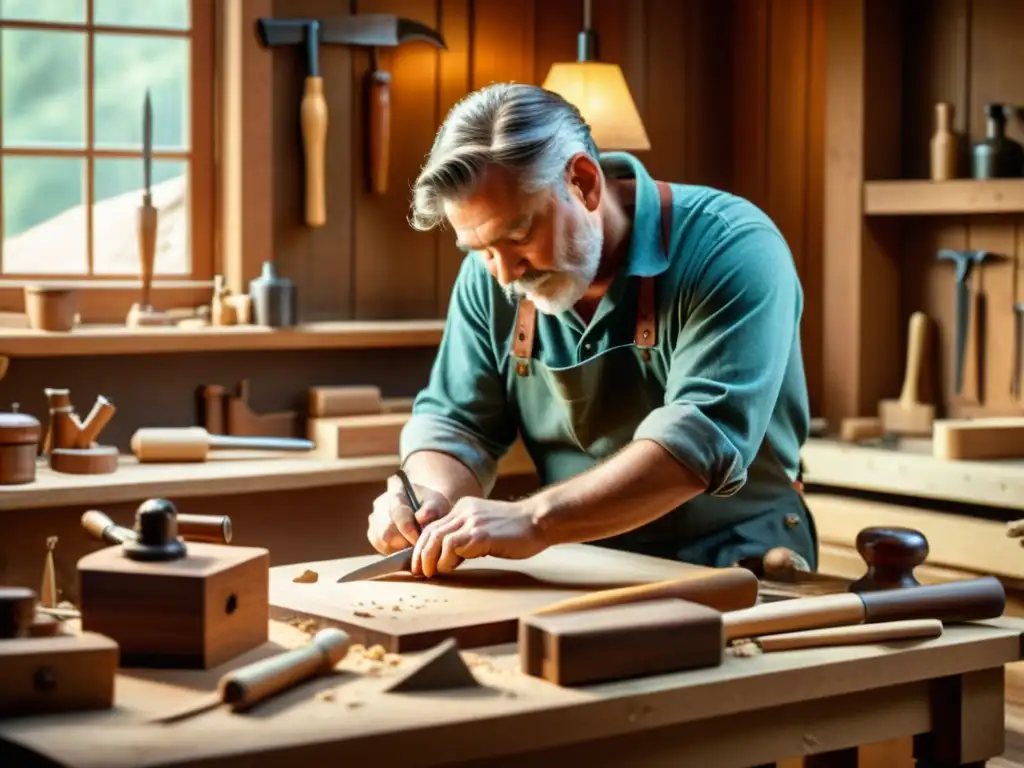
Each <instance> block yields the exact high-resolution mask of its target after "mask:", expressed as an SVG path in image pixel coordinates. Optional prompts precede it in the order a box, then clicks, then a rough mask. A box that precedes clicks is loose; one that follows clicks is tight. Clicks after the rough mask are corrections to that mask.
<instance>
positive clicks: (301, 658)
mask: <svg viewBox="0 0 1024 768" xmlns="http://www.w3.org/2000/svg"><path fill="white" fill-rule="evenodd" d="M350 644H351V641H350V640H349V636H348V635H347V634H345V633H344V632H342V631H341V630H340V629H337V628H336V627H328V628H327V629H321V630H320V631H319V632H317V633H316V635H314V636H313V639H312V640H311V641H310V643H309V645H307V646H305V647H304V648H296V649H295V650H292V651H287V652H285V653H282V654H278V655H277V656H271V657H270V658H269V659H263V660H262V661H257V662H254V663H252V664H249V665H247V666H245V667H242V668H241V669H236V670H234V671H233V672H229V673H228V674H226V675H225V676H224V677H222V678H221V679H220V695H221V700H222V701H223V702H224V703H225V704H230V705H231V706H232V707H234V708H235V709H244V708H246V707H251V706H252V705H253V704H256V703H257V702H259V701H262V700H263V699H266V698H267V697H269V696H273V695H275V694H277V693H280V692H281V691H284V690H286V689H287V688H290V687H292V686H294V685H297V684H299V683H301V682H303V681H304V680H308V679H309V678H311V677H313V676H314V675H318V674H326V673H328V672H330V671H331V670H332V669H334V665H335V664H337V663H338V662H339V661H341V660H342V659H343V658H344V657H345V654H346V653H347V652H348V648H349V645H350Z"/></svg>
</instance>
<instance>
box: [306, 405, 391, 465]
mask: <svg viewBox="0 0 1024 768" xmlns="http://www.w3.org/2000/svg"><path fill="white" fill-rule="evenodd" d="M408 420H409V414H408V413H380V414H373V415H370V416H340V417H337V418H322V419H321V418H317V419H310V420H309V424H308V437H309V439H310V440H312V441H313V442H314V443H316V452H317V454H319V455H321V456H323V457H325V458H332V459H351V458H356V457H359V456H380V455H393V454H397V453H398V441H399V437H400V436H401V434H402V428H403V427H404V426H405V423H406V422H407V421H408Z"/></svg>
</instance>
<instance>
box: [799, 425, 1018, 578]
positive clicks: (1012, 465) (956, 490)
mask: <svg viewBox="0 0 1024 768" xmlns="http://www.w3.org/2000/svg"><path fill="white" fill-rule="evenodd" d="M907 443H908V447H907V448H906V449H904V450H898V451H897V450H887V449H884V448H868V447H864V446H857V445H846V444H844V443H838V442H834V441H831V440H818V439H814V438H812V439H811V440H808V441H807V443H806V444H805V445H804V447H803V450H802V451H801V454H800V455H801V458H802V459H803V461H804V466H805V470H806V471H805V475H804V480H805V482H807V483H811V484H815V485H823V486H832V487H835V488H845V489H849V490H854V491H872V492H877V493H887V494H896V495H901V496H912V497H917V498H920V499H937V500H941V501H945V502H959V503H963V504H976V505H982V506H988V507H999V508H1001V509H1005V510H1008V511H1007V515H1008V517H1012V516H1013V515H1016V514H1017V513H1019V512H1021V511H1024V501H1022V500H1024V460H1015V459H1007V460H1001V461H943V460H941V459H936V458H935V457H934V456H933V455H932V446H931V441H930V440H922V441H907ZM911 446H912V447H911ZM1020 554H1021V558H1022V559H1021V562H1022V564H1024V551H1022V552H1021V553H1020Z"/></svg>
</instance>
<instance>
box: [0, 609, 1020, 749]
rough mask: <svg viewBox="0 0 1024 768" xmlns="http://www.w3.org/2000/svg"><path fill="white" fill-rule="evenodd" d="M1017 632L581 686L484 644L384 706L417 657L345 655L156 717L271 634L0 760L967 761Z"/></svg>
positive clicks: (151, 677)
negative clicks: (451, 671)
mask: <svg viewBox="0 0 1024 768" xmlns="http://www.w3.org/2000/svg"><path fill="white" fill-rule="evenodd" d="M1022 631H1024V622H1019V621H1016V620H1010V619H1002V620H999V621H992V622H986V623H984V624H976V625H970V626H959V627H956V626H951V627H948V628H947V629H946V631H945V633H944V634H943V635H942V637H939V638H936V639H934V640H927V641H923V642H905V643H899V644H894V645H892V646H887V647H886V646H859V647H849V648H832V649H815V650H800V651H788V652H782V653H773V654H766V655H762V656H755V657H751V658H734V657H732V656H727V657H726V659H725V661H724V663H723V665H722V666H721V667H718V668H713V669H704V670H697V671H691V672H686V673H676V674H669V675H660V676H656V677H649V678H646V679H637V680H632V681H627V682H620V683H612V684H606V685H599V686H592V687H587V688H582V689H575V690H573V689H565V688H559V687H557V686H554V685H552V684H549V683H546V682H543V681H541V680H538V679H534V678H529V677H526V676H524V675H522V674H521V673H520V672H519V671H518V659H517V657H516V655H515V649H514V647H512V646H492V647H489V648H482V649H477V650H476V651H466V652H463V657H464V659H465V660H466V661H467V663H468V665H469V667H470V668H471V669H472V670H473V672H474V673H475V675H476V676H477V678H478V680H479V681H480V682H481V683H483V684H484V688H483V689H482V690H468V691H463V692H452V691H449V692H440V693H429V694H428V693H418V694H392V693H383V692H382V689H383V688H384V687H385V686H386V685H387V683H388V678H390V677H393V676H394V675H396V674H398V673H399V671H400V670H401V669H402V668H403V666H404V665H407V664H411V663H413V660H414V655H407V656H402V657H391V658H387V659H384V660H379V661H375V660H370V659H368V658H367V657H366V656H364V655H362V654H359V653H350V654H349V658H347V659H346V660H345V661H344V662H342V664H341V665H340V666H339V667H338V670H339V671H338V672H337V673H336V674H335V675H334V676H333V677H331V678H328V679H320V680H315V681H312V682H309V683H307V684H304V685H302V686H300V687H299V688H297V689H293V690H291V691H289V692H286V693H284V694H282V695H280V696H278V697H277V698H275V699H272V700H269V701H267V702H264V703H263V704H261V705H258V706H257V707H256V708H255V709H253V710H252V711H251V712H249V713H247V714H232V713H230V712H229V711H227V710H225V709H223V708H221V709H215V710H212V711H208V712H205V713H202V714H198V715H195V716H193V717H190V718H188V719H185V720H181V721H178V722H175V723H172V724H157V723H153V722H150V721H152V720H153V719H154V718H156V717H159V716H161V715H167V714H169V713H171V712H174V711H177V710H180V709H181V708H182V707H184V706H187V705H189V704H190V703H192V702H196V701H198V700H201V699H205V698H206V697H208V695H209V692H210V691H213V690H214V689H215V685H216V680H217V678H218V677H219V676H220V675H221V674H223V672H224V671H225V670H226V669H228V668H230V667H234V666H239V665H241V664H244V663H248V662H250V661H253V660H254V659H255V658H258V657H259V656H261V655H268V654H270V653H274V652H276V651H278V650H280V649H281V648H283V647H294V646H296V645H299V644H302V643H304V642H306V640H307V635H306V634H305V633H304V632H302V631H300V630H299V629H298V628H296V627H294V626H290V625H287V624H282V623H278V622H272V624H271V642H270V643H269V644H268V645H267V646H264V647H263V648H261V649H257V650H256V651H253V652H251V653H249V654H246V655H245V656H243V657H240V658H239V659H236V660H235V661H234V662H231V663H230V664H228V665H225V666H224V667H221V668H218V669H212V670H207V671H188V672H181V671H174V672H172V671H154V670H137V671H134V670H122V673H121V674H120V676H119V678H118V682H117V706H116V708H115V709H114V710H112V711H108V712H98V713H86V714H75V715H64V716H59V717H49V718H32V719H21V720H8V721H5V722H0V765H5V766H6V765H18V766H22V765H24V766H26V767H27V766H31V765H55V764H56V765H61V766H74V767H75V768H87V767H88V768H122V767H128V766H131V767H132V768H142V767H144V766H186V765H189V766H194V765H202V766H214V765H216V766H229V765H230V766H246V767H247V768H259V767H260V766H271V765H273V766H279V765H291V766H299V765H343V764H344V765H360V764H369V763H370V761H372V764H373V765H375V766H377V768H383V767H384V766H404V767H407V766H412V765H438V764H456V763H458V764H474V762H475V761H479V764H484V763H485V764H486V765H490V766H495V765H499V766H500V765H522V764H524V763H523V762H522V761H523V760H524V759H536V758H538V757H541V758H542V759H544V761H545V764H550V763H548V761H554V760H561V761H563V764H565V763H566V762H574V761H584V762H585V763H586V764H590V765H610V764H619V765H627V764H632V765H641V764H643V765H652V764H666V765H667V764H685V765H700V766H702V767H703V768H714V766H737V767H738V766H743V765H747V766H749V765H754V764H758V763H765V762H771V761H774V760H780V759H783V758H786V757H792V756H799V755H801V754H816V753H822V752H829V751H833V750H839V749H843V748H848V747H851V746H855V745H862V744H868V743H872V742H877V741H882V740H885V739H894V738H901V737H904V736H909V735H913V734H918V733H926V732H930V731H933V730H934V731H936V732H938V731H939V730H940V729H941V730H942V731H943V733H944V734H945V737H944V744H945V746H944V747H943V748H944V749H945V750H946V754H949V753H950V752H951V751H953V752H956V754H957V755H958V756H959V757H962V758H963V760H962V762H964V763H966V762H968V759H967V758H969V757H971V756H972V754H977V755H979V756H980V757H991V756H995V755H997V754H999V753H1000V752H1001V750H1002V728H1003V721H1002V718H1003V665H1004V664H1006V663H1008V662H1013V661H1017V660H1018V659H1019V658H1020V656H1021V649H1020V646H1021V634H1022ZM623 653H629V649H628V648H624V649H623ZM951 681H952V683H953V685H952V687H951V686H950V682H951ZM738 734H742V738H736V737H737V735H738ZM972 734H973V735H972ZM533 750H544V753H543V754H540V753H533V754H530V753H529V752H528V751H533ZM993 750H995V751H994V752H993ZM987 752H993V754H984V755H982V754H981V753H987ZM33 757H34V758H36V759H35V760H34V761H33V760H32V758H33ZM40 758H41V759H40ZM342 760H344V761H345V762H344V763H342V762H341V761H342ZM679 760H684V761H685V762H678V761H679ZM362 761H366V762H365V763H364V762H362ZM673 761H675V762H673ZM581 764H582V763H581ZM951 764H960V761H958V762H957V763H951Z"/></svg>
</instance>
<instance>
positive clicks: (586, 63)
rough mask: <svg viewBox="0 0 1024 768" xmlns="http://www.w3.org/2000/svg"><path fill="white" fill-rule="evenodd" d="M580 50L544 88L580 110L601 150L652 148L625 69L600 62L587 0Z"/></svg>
mask: <svg viewBox="0 0 1024 768" xmlns="http://www.w3.org/2000/svg"><path fill="white" fill-rule="evenodd" d="M576 51H577V52H576V61H573V62H561V63H557V64H552V65H551V69H550V70H549V71H548V75H547V77H546V78H545V79H544V83H543V85H542V86H541V87H543V88H546V89H547V90H549V91H554V92H555V93H557V94H558V95H559V96H561V97H562V98H563V99H565V100H566V101H568V102H569V103H570V104H573V105H574V106H575V107H576V108H577V109H578V110H579V111H580V114H582V115H583V119H584V120H586V121H587V124H588V125H590V131H591V134H592V135H593V137H594V141H595V143H596V144H597V147H598V149H601V150H644V149H650V148H651V142H650V140H649V139H648V138H647V131H646V130H645V129H644V122H643V120H641V119H640V113H639V112H638V111H637V108H636V102H634V101H633V95H632V94H631V93H630V92H629V85H627V84H626V78H625V76H624V75H623V74H622V68H621V67H620V66H619V65H618V64H609V63H606V62H602V61H598V56H597V33H596V32H595V31H594V30H593V29H592V28H591V10H590V0H583V30H582V31H581V32H580V33H579V35H578V37H577V39H576Z"/></svg>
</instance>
